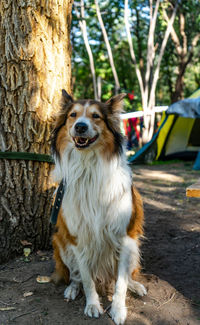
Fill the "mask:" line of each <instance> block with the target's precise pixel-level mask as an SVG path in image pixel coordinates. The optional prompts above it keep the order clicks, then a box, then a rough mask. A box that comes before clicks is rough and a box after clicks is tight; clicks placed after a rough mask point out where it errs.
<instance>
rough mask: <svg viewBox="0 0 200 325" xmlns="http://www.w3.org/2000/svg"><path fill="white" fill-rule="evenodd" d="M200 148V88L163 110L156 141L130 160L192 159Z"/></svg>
mask: <svg viewBox="0 0 200 325" xmlns="http://www.w3.org/2000/svg"><path fill="white" fill-rule="evenodd" d="M198 151H200V89H199V90H197V91H196V92H195V93H194V94H193V95H192V96H190V98H187V99H184V100H181V101H178V102H176V103H174V104H172V105H171V106H169V108H168V109H167V111H166V112H164V113H163V116H162V119H161V123H160V127H159V129H158V131H157V133H156V134H155V135H154V136H153V138H152V140H151V141H150V142H148V143H147V144H146V145H145V146H144V147H142V148H141V149H140V150H139V151H138V152H137V153H136V154H135V155H134V156H132V157H131V158H130V160H129V161H130V163H137V162H150V161H153V160H167V159H176V158H183V159H191V158H195V157H196V155H197V152H198Z"/></svg>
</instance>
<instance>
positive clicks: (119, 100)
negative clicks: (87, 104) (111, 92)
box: [106, 93, 126, 114]
mask: <svg viewBox="0 0 200 325" xmlns="http://www.w3.org/2000/svg"><path fill="white" fill-rule="evenodd" d="M125 96H126V94H125V93H121V94H119V95H115V96H113V97H111V98H110V99H108V100H107V102H106V105H107V106H108V107H109V110H110V111H111V113H118V114H120V113H122V112H123V99H124V97H125Z"/></svg>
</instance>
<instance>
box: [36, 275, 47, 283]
mask: <svg viewBox="0 0 200 325" xmlns="http://www.w3.org/2000/svg"><path fill="white" fill-rule="evenodd" d="M36 281H37V282H38V283H48V282H51V278H50V276H41V275H38V277H37V279H36Z"/></svg>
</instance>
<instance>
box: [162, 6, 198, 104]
mask: <svg viewBox="0 0 200 325" xmlns="http://www.w3.org/2000/svg"><path fill="white" fill-rule="evenodd" d="M199 12H200V2H199V1H197V0H192V1H182V4H181V6H179V8H178V13H177V18H176V20H175V24H174V26H173V27H172V29H171V40H172V42H173V44H174V47H173V53H171V55H173V54H174V59H175V60H176V62H174V64H173V65H176V66H177V70H176V74H175V75H176V80H175V84H174V87H171V92H170V93H171V101H172V103H174V102H176V101H178V100H180V99H183V98H184V92H183V88H184V75H185V72H186V69H187V67H188V65H189V64H190V63H191V62H192V60H193V59H195V56H196V55H197V56H198V58H199V52H198V53H195V52H196V46H197V44H198V43H199V41H200V13H199ZM163 17H164V19H165V20H166V22H168V16H167V13H166V10H165V9H164V10H163ZM171 49H172V47H171Z"/></svg>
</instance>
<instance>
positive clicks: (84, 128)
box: [75, 122, 88, 134]
mask: <svg viewBox="0 0 200 325" xmlns="http://www.w3.org/2000/svg"><path fill="white" fill-rule="evenodd" d="M75 130H76V132H77V133H79V134H83V133H85V132H86V131H87V130H88V125H87V124H86V123H83V122H78V123H76V125H75Z"/></svg>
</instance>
